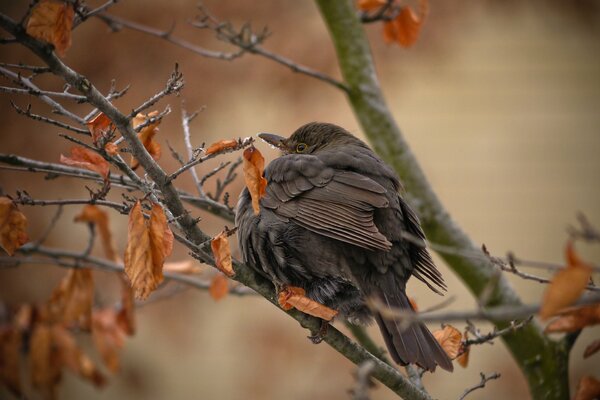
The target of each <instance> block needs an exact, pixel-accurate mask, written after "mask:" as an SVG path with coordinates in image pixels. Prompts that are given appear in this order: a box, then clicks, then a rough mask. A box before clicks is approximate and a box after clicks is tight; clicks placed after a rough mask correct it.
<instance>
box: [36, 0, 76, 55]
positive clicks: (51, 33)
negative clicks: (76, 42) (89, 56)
mask: <svg viewBox="0 0 600 400" xmlns="http://www.w3.org/2000/svg"><path fill="white" fill-rule="evenodd" d="M73 15H74V11H73V6H72V5H71V4H70V3H68V2H63V1H61V2H57V1H52V0H42V1H40V2H39V3H38V4H36V6H35V7H34V8H33V10H31V15H30V16H29V20H28V21H27V28H26V32H27V34H29V35H31V36H33V37H34V38H36V39H40V40H43V41H45V42H48V43H51V44H53V45H54V49H55V50H56V53H57V54H58V55H59V56H61V57H63V56H64V55H65V53H66V51H67V50H68V49H69V47H71V30H72V28H73Z"/></svg>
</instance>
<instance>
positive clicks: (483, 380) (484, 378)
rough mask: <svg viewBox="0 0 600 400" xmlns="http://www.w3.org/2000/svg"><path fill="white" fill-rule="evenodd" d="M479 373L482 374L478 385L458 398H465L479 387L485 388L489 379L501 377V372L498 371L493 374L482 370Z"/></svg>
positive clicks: (460, 399)
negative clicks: (487, 373)
mask: <svg viewBox="0 0 600 400" xmlns="http://www.w3.org/2000/svg"><path fill="white" fill-rule="evenodd" d="M479 374H480V375H481V381H480V382H479V383H478V384H477V385H475V386H473V387H470V388H468V389H467V390H465V392H464V393H463V394H462V395H461V396H460V397H459V398H458V400H463V399H464V398H465V397H467V396H468V395H469V394H470V393H471V392H473V391H475V390H477V389H483V388H484V387H485V384H486V383H488V382H489V381H491V380H493V379H498V378H500V374H499V373H497V372H494V373H493V374H490V375H485V374H484V373H483V372H480V373H479Z"/></svg>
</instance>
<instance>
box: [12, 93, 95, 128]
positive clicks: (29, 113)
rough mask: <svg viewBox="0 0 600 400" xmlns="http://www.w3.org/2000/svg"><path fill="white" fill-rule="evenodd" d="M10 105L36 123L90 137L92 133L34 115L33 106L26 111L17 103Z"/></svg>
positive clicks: (29, 106)
mask: <svg viewBox="0 0 600 400" xmlns="http://www.w3.org/2000/svg"><path fill="white" fill-rule="evenodd" d="M10 104H11V105H12V107H13V108H14V109H15V111H16V112H17V113H18V114H21V115H25V116H26V117H29V118H31V119H33V120H35V121H40V122H44V123H47V124H50V125H55V126H58V127H60V128H63V129H67V130H69V131H72V132H76V133H79V134H81V135H89V134H90V132H89V131H88V130H85V129H81V128H77V127H75V126H71V125H68V124H65V123H63V122H60V121H57V120H55V119H52V118H48V117H44V116H42V115H37V114H34V113H32V112H31V105H28V106H27V108H26V109H25V110H23V109H22V108H20V107H19V106H17V105H16V104H15V103H13V101H12V100H11V102H10Z"/></svg>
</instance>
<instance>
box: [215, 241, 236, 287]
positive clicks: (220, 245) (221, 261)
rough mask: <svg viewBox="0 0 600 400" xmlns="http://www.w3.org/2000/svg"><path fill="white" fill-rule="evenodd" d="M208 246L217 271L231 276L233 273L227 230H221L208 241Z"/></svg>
mask: <svg viewBox="0 0 600 400" xmlns="http://www.w3.org/2000/svg"><path fill="white" fill-rule="evenodd" d="M210 248H211V249H212V252H213V255H214V256H215V264H216V266H217V268H218V269H219V271H221V272H222V273H224V274H225V275H227V276H229V277H232V276H234V275H235V272H234V271H233V262H232V258H231V249H230V248H229V239H228V238H227V232H225V231H223V232H221V233H219V234H218V235H217V236H215V237H214V238H213V239H212V240H211V241H210Z"/></svg>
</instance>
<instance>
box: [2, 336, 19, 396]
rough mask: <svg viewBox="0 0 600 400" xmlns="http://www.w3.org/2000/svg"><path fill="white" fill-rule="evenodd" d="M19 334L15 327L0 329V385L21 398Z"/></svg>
mask: <svg viewBox="0 0 600 400" xmlns="http://www.w3.org/2000/svg"><path fill="white" fill-rule="evenodd" d="M21 336H22V334H21V332H20V331H19V329H17V328H15V327H3V328H2V327H0V385H4V386H6V387H7V388H8V389H9V390H10V391H11V392H12V393H13V394H14V395H15V397H18V398H21V393H22V392H21V377H20V375H19V371H20V362H19V360H20V357H21V344H22V343H21Z"/></svg>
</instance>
